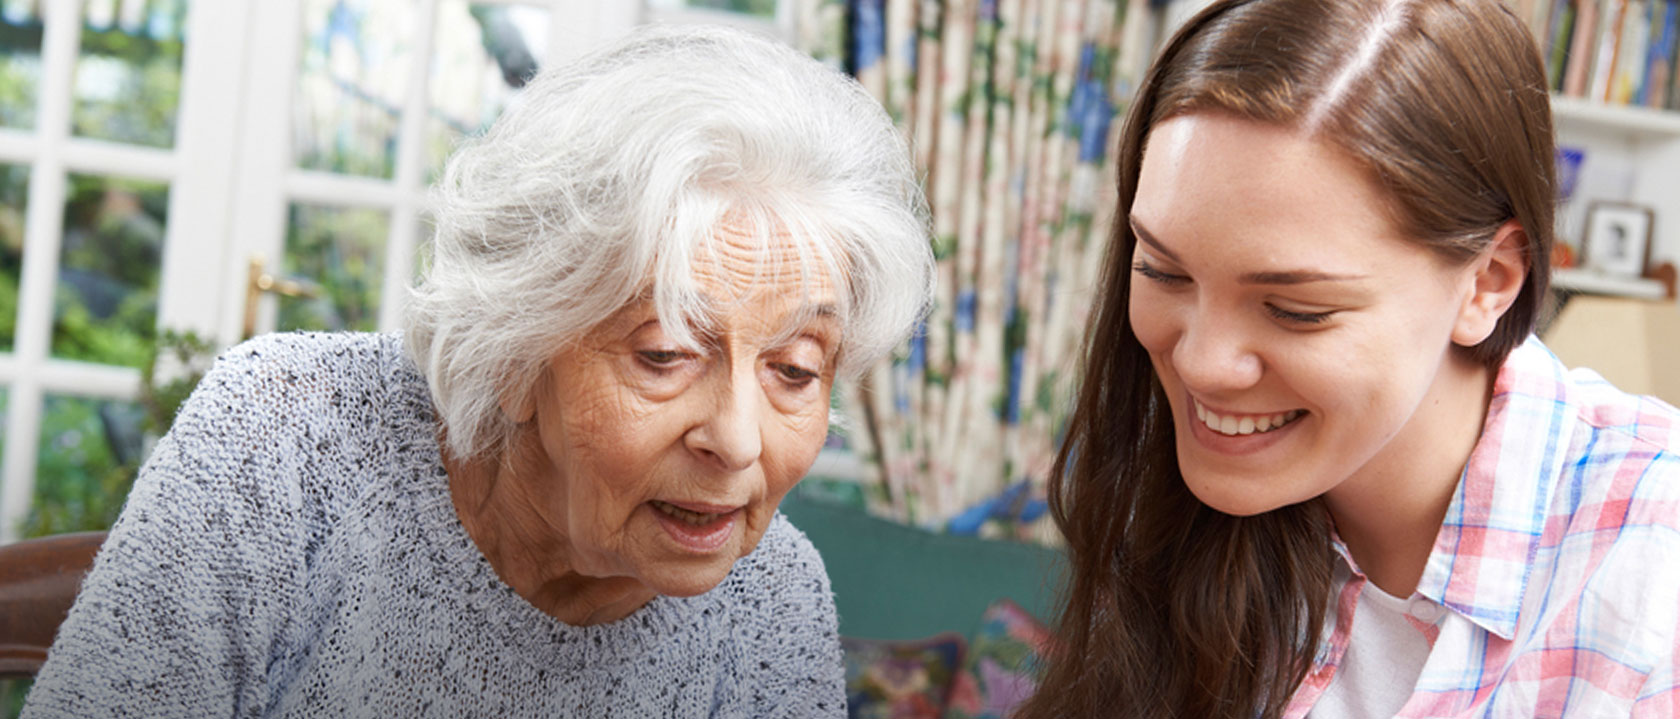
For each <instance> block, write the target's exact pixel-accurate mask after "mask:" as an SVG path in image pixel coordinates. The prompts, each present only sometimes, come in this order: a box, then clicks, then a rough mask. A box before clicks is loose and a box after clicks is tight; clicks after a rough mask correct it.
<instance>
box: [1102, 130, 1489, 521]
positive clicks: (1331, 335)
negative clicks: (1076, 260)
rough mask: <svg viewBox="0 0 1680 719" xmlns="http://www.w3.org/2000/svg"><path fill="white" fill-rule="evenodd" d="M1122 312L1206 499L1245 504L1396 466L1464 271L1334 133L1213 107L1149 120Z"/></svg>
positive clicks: (1456, 307)
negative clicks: (1405, 233)
mask: <svg viewBox="0 0 1680 719" xmlns="http://www.w3.org/2000/svg"><path fill="white" fill-rule="evenodd" d="M1130 222H1131V226H1132V230H1133V232H1134V234H1135V235H1136V236H1137V238H1138V242H1137V247H1136V250H1135V251H1134V253H1133V256H1132V264H1133V269H1132V277H1131V297H1130V306H1129V313H1130V319H1131V324H1132V329H1133V332H1134V333H1135V334H1136V335H1137V338H1138V341H1139V342H1140V343H1141V344H1142V345H1143V347H1144V348H1145V349H1147V350H1148V352H1149V355H1150V359H1151V361H1152V362H1153V364H1154V367H1155V371H1156V373H1157V375H1158V376H1159V377H1160V381H1161V385H1162V387H1163V389H1164V390H1165V392H1166V396H1167V399H1168V401H1169V402H1170V404H1171V406H1172V413H1173V426H1174V430H1175V434H1176V438H1177V447H1178V460H1179V466H1180V468H1181V470H1182V472H1183V475H1184V479H1185V482H1186V483H1187V484H1188V485H1189V487H1190V489H1191V491H1192V492H1193V493H1195V495H1196V496H1197V497H1198V498H1199V499H1201V501H1202V502H1204V503H1206V504H1207V505H1209V506H1211V507H1213V508H1215V509H1217V510H1220V511H1222V512H1226V513H1229V514H1234V515H1252V514H1258V513H1260V512H1265V511H1268V510H1271V509H1275V508H1278V507H1282V506H1286V505H1289V504H1294V503H1297V502H1301V501H1304V500H1307V499H1311V498H1313V497H1316V496H1318V495H1321V494H1324V493H1326V492H1329V491H1331V490H1333V489H1335V488H1337V487H1338V486H1340V485H1343V484H1344V483H1346V482H1348V481H1349V480H1350V478H1358V477H1368V478H1370V480H1371V481H1376V482H1381V481H1401V480H1404V479H1405V477H1406V474H1405V472H1406V467H1407V463H1408V457H1407V455H1408V454H1409V453H1410V452H1412V451H1413V450H1415V449H1416V448H1417V447H1418V446H1419V445H1420V444H1427V443H1426V442H1420V441H1418V438H1419V437H1421V436H1422V435H1426V434H1427V433H1428V431H1429V425H1430V423H1431V421H1432V414H1431V412H1432V411H1434V410H1436V408H1437V407H1439V406H1441V404H1442V403H1441V402H1440V401H1439V400H1440V399H1441V397H1440V394H1441V393H1442V392H1443V391H1446V390H1443V387H1444V386H1445V383H1444V382H1443V381H1442V379H1441V378H1442V376H1443V367H1444V366H1445V364H1446V363H1447V362H1448V361H1449V349H1450V347H1451V344H1452V335H1453V330H1454V325H1455V322H1456V321H1457V319H1458V317H1459V314H1460V312H1461V311H1463V307H1464V306H1465V305H1466V303H1467V300H1468V298H1469V297H1470V295H1471V294H1472V292H1473V290H1474V286H1475V280H1474V272H1473V271H1472V270H1471V269H1470V268H1469V267H1468V266H1466V267H1459V266H1455V265H1453V264H1451V263H1448V262H1446V261H1444V260H1443V259H1441V258H1440V257H1439V256H1438V255H1437V254H1436V253H1434V252H1431V251H1429V250H1428V249H1426V248H1424V247H1423V246H1421V245H1419V244H1416V243H1413V242H1409V241H1407V240H1405V239H1404V238H1403V237H1402V236H1401V235H1400V234H1399V232H1398V230H1397V229H1396V228H1395V227H1394V226H1393V224H1392V222H1391V221H1390V219H1389V216H1388V215H1387V214H1386V213H1385V210H1384V206H1383V202H1382V193H1381V189H1380V188H1379V187H1378V186H1377V185H1376V184H1375V182H1374V181H1373V180H1371V179H1370V178H1369V177H1368V176H1367V174H1366V173H1365V172H1363V171H1362V170H1361V169H1360V168H1359V167H1358V166H1357V165H1355V164H1354V163H1353V161H1352V160H1351V159H1349V158H1348V157H1347V156H1346V155H1344V154H1343V153H1342V152H1341V151H1339V150H1338V149H1336V148H1335V147H1333V146H1331V145H1328V144H1325V143H1322V142H1319V141H1316V140H1312V139H1308V138H1306V137H1303V136H1302V135H1300V134H1298V133H1297V132H1295V131H1293V130H1287V129H1280V128H1277V127H1273V126H1270V125H1265V124H1261V123H1256V122H1252V121H1248V120H1239V119H1234V118H1231V117H1226V116H1220V115H1188V116H1182V117H1178V118H1174V119H1171V120H1168V121H1166V122H1163V123H1160V124H1159V125H1157V126H1156V127H1155V128H1154V129H1153V131H1152V132H1151V133H1150V136H1149V140H1148V149H1147V151H1146V152H1145V153H1144V157H1143V165H1142V168H1141V174H1140V176H1139V180H1138V191H1137V196H1136V198H1135V200H1134V203H1133V207H1132V215H1131V218H1130Z"/></svg>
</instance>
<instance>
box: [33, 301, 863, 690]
mask: <svg viewBox="0 0 1680 719" xmlns="http://www.w3.org/2000/svg"><path fill="white" fill-rule="evenodd" d="M435 430H436V419H435V415H434V414H433V412H432V408H431V402H430V399H429V395H428V393H427V390H426V384H425V381H424V380H423V379H422V378H421V377H420V375H419V374H418V372H417V370H416V369H415V367H414V365H413V363H412V362H411V361H410V360H408V359H407V357H406V355H405V354H404V353H403V350H402V347H401V342H400V339H399V338H398V337H397V336H394V335H319V334H317V335H303V334H292V335H274V336H268V337H264V338H259V339H256V340H252V341H250V342H247V343H245V344H243V345H240V346H239V347H237V348H234V349H232V350H230V351H229V352H228V353H227V354H225V355H224V356H223V357H222V358H221V359H220V360H219V361H218V362H217V364H216V366H215V368H214V369H213V370H212V371H211V372H210V373H209V375H208V376H207V377H205V379H204V381H203V382H202V383H201V384H200V385H199V387H198V390H197V391H196V392H195V393H194V394H193V397H192V399H191V400H190V401H189V402H188V403H187V405H186V406H185V407H184V408H183V409H182V411H181V414H180V417H179V418H178V419H177V420H176V422H175V426H174V429H173V430H172V431H171V432H170V434H169V436H167V437H165V438H164V439H163V440H162V441H160V442H159V443H158V445H157V448H156V450H155V451H154V452H153V454H152V456H151V459H150V460H149V461H148V462H147V465H146V467H145V469H144V470H143V471H142V472H141V474H140V478H139V480H138V482H136V484H135V487H134V491H133V492H132V494H130V496H129V499H128V504H127V506H126V507H125V508H124V510H123V514H122V518H121V519H120V520H119V521H118V522H117V525H116V527H115V528H113V529H112V531H111V535H110V538H109V539H108V540H107V541H106V543H105V546H104V548H103V549H102V550H101V551H100V554H99V558H98V560H97V562H96V563H95V565H94V569H93V572H92V573H91V574H89V575H88V577H87V580H86V581H85V583H84V584H83V585H82V592H81V594H80V596H79V597H78V598H77V600H76V605H75V608H74V609H72V610H71V612H70V616H69V618H68V619H67V620H66V621H65V623H64V625H63V627H62V628H61V629H60V631H59V634H58V638H57V640H56V642H55V643H54V644H53V647H52V652H51V654H50V657H49V659H48V661H47V665H46V666H45V667H44V668H43V669H42V671H41V673H40V675H39V677H38V678H37V681H36V684H35V688H34V690H33V692H32V693H31V694H30V695H29V702H28V705H27V706H26V707H25V709H24V716H25V717H116V716H124V717H183V718H188V717H190V718H191V719H201V718H203V717H341V716H355V717H375V716H377V717H434V716H435V717H496V718H497V719H514V718H518V717H708V716H710V717H799V718H800V719H804V718H805V717H824V716H832V717H839V716H844V715H845V697H844V686H843V685H844V676H843V669H842V666H841V658H840V646H839V639H838V636H837V633H836V620H835V614H834V602H833V597H832V595H831V594H830V590H829V584H828V579H827V576H826V575H825V574H824V571H823V565H822V560H821V558H820V557H818V556H817V553H816V551H815V549H813V548H812V546H811V544H810V542H809V541H807V540H806V539H805V536H804V535H803V534H801V533H800V532H799V530H797V529H795V528H794V527H793V526H792V525H791V524H789V523H788V522H787V520H786V519H785V518H783V517H781V516H780V515H778V516H777V517H776V519H775V521H774V522H773V523H772V525H771V527H770V529H769V531H767V532H766V533H765V535H764V539H763V541H761V542H760V543H759V545H758V548H757V550H755V551H754V552H753V553H752V554H750V555H748V556H746V557H744V558H742V559H741V560H739V561H738V562H736V564H735V567H734V569H733V571H731V572H730V574H729V575H728V577H727V578H726V579H724V581H723V583H722V584H720V585H719V586H718V587H717V588H715V589H713V590H712V591H710V592H708V593H706V594H703V595H700V596H697V597H691V598H686V599H680V598H671V597H660V598H657V599H655V600H653V602H651V603H650V604H648V605H647V606H646V607H643V608H642V609H640V610H638V611H637V612H636V613H634V614H632V615H630V616H629V617H627V618H625V619H623V620H620V621H617V622H613V623H610V624H605V625H599V626H591V627H573V626H569V625H566V624H564V623H561V622H559V621H557V620H555V619H554V618H552V617H550V616H548V615H547V614H544V613H542V612H541V611H539V610H537V609H536V608H535V607H533V606H532V605H530V604H529V603H527V602H526V601H525V600H524V599H522V598H520V597H519V595H517V594H515V593H514V591H513V590H512V589H511V588H509V587H508V586H507V585H506V584H504V583H503V582H502V581H501V580H500V579H498V578H497V576H496V573H495V571H494V570H493V569H492V568H491V566H490V563H489V562H488V561H487V560H486V559H485V557H484V555H483V554H481V553H480V552H479V551H478V549H477V547H476V545H474V544H473V542H472V540H471V539H469V538H468V536H467V534H466V531H465V530H464V529H463V528H462V527H461V523H460V522H459V521H458V520H457V518H456V515H455V511H454V507H453V505H452V504H451V502H450V498H449V491H448V485H447V476H446V474H445V472H444V469H443V466H442V464H441V463H440V461H439V454H438V452H439V450H438V444H437V442H436V439H435V436H436V431H435Z"/></svg>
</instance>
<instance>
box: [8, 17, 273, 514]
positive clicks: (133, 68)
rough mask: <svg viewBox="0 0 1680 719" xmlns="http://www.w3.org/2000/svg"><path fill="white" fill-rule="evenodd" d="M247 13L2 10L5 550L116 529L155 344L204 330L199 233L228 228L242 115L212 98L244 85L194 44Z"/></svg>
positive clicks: (214, 246) (217, 246)
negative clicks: (228, 138)
mask: <svg viewBox="0 0 1680 719" xmlns="http://www.w3.org/2000/svg"><path fill="white" fill-rule="evenodd" d="M230 9H231V10H234V11H235V12H230ZM236 11H237V8H236V7H233V6H221V5H220V4H219V3H213V2H194V1H190V0H52V1H41V0H34V1H32V0H3V2H0V403H3V405H4V407H5V411H4V413H3V416H4V423H5V426H4V442H3V444H0V457H3V458H0V540H9V539H12V538H16V537H18V536H20V535H23V534H40V533H51V532H56V531H67V530H72V529H79V528H82V527H84V526H86V525H87V524H89V523H90V522H91V523H98V522H99V518H101V517H104V516H110V515H114V513H115V511H116V510H117V509H118V508H119V507H120V504H121V501H122V496H123V495H122V493H121V491H120V490H121V487H123V486H126V478H127V477H129V476H132V472H133V468H134V467H136V466H137V463H138V462H139V460H140V457H141V455H142V453H143V451H144V449H145V447H144V441H143V439H142V437H143V433H142V431H141V416H142V414H143V412H142V410H141V407H140V406H139V405H138V404H137V402H136V400H137V399H138V389H139V375H140V369H141V366H142V365H143V364H144V363H145V362H146V358H147V357H148V355H149V352H150V348H151V346H152V344H153V342H154V341H155V339H156V336H157V327H159V326H160V325H161V326H179V327H193V326H198V327H204V326H205V325H204V324H203V323H202V322H201V321H200V320H201V319H202V318H201V317H197V316H195V315H194V313H193V312H184V311H183V310H184V308H190V307H206V306H211V307H213V306H214V305H215V303H216V299H217V298H216V292H215V289H214V288H213V287H210V286H206V285H205V284H204V283H202V282H198V281H196V278H201V277H204V276H206V274H204V273H203V272H201V270H202V269H203V268H202V267H201V266H200V263H201V258H203V257H206V256H218V255H219V253H220V251H221V241H220V240H219V239H218V238H217V237H216V236H215V233H207V232H202V231H199V230H200V228H202V227H203V226H204V225H205V223H210V224H212V225H217V226H219V225H221V224H223V222H224V221H225V220H224V221H218V219H217V218H216V216H215V214H216V212H215V209H214V208H217V207H225V206H226V204H227V201H226V200H227V196H226V187H227V180H228V178H229V174H228V173H229V171H230V170H231V164H230V163H229V162H228V161H227V160H225V159H218V158H225V156H226V152H225V150H226V147H225V145H224V146H222V147H215V145H216V144H217V142H218V137H219V133H218V132H217V130H216V126H217V125H218V124H219V123H223V122H225V118H226V117H228V116H230V115H232V114H233V112H232V108H231V107H230V105H229V103H228V102H226V101H223V100H221V99H219V98H218V96H217V94H216V93H215V92H214V91H213V88H214V87H215V86H216V85H217V84H218V83H224V82H233V81H236V80H235V79H234V78H231V77H227V76H226V73H224V72H222V71H221V69H220V68H219V67H218V66H217V64H216V63H215V62H214V58H212V57H209V56H207V55H206V54H205V50H204V49H203V48H201V47H199V45H198V43H195V42H193V41H192V40H191V39H190V38H201V37H213V36H215V35H216V31H217V30H223V31H225V30H226V29H227V28H228V27H230V26H238V25H240V23H239V22H238V20H237V17H236V15H237V12H236ZM218 26H220V27H218ZM211 50H212V51H213V50H214V48H213V47H212V48H211ZM205 208H209V209H205ZM113 490H115V491H113Z"/></svg>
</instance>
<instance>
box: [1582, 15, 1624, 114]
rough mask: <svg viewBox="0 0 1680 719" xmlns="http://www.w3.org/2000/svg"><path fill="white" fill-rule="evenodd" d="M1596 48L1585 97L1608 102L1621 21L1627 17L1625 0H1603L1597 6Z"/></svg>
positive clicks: (1619, 49)
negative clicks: (1598, 23) (1590, 81)
mask: <svg viewBox="0 0 1680 719" xmlns="http://www.w3.org/2000/svg"><path fill="white" fill-rule="evenodd" d="M1599 13H1600V14H1599V22H1600V23H1601V24H1600V25H1599V29H1598V50H1597V52H1595V53H1594V54H1593V64H1592V84H1591V85H1589V86H1588V88H1587V97H1589V98H1591V99H1593V100H1595V101H1598V102H1609V101H1610V92H1611V88H1612V82H1611V78H1613V77H1614V76H1615V74H1616V60H1617V56H1618V55H1619V54H1620V53H1621V49H1622V22H1623V21H1624V20H1626V19H1627V0H1605V2H1604V4H1603V5H1602V6H1600V7H1599Z"/></svg>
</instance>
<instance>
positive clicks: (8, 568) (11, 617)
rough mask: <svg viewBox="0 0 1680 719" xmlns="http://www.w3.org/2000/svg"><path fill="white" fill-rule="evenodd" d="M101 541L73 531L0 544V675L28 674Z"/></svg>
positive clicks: (41, 656)
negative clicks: (71, 532)
mask: <svg viewBox="0 0 1680 719" xmlns="http://www.w3.org/2000/svg"><path fill="white" fill-rule="evenodd" d="M104 542H105V533H104V532H77V533H73V534H58V535H53V536H49V537H40V538H37V539H26V540H23V541H20V542H13V543H12V544H7V545H4V546H0V677H32V676H34V675H35V672H36V671H39V670H40V668H41V664H42V663H43V662H45V661H46V660H47V648H48V647H51V646H52V641H53V636H54V635H56V634H57V633H58V625H59V623H61V622H63V621H64V616H65V615H66V614H68V613H69V612H70V605H71V603H73V602H74V601H75V600H76V592H77V591H78V590H79V589H81V586H82V577H83V575H86V574H87V571H88V569H90V568H92V567H93V556H94V555H95V554H97V553H98V552H99V546H100V545H101V544H103V543H104Z"/></svg>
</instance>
